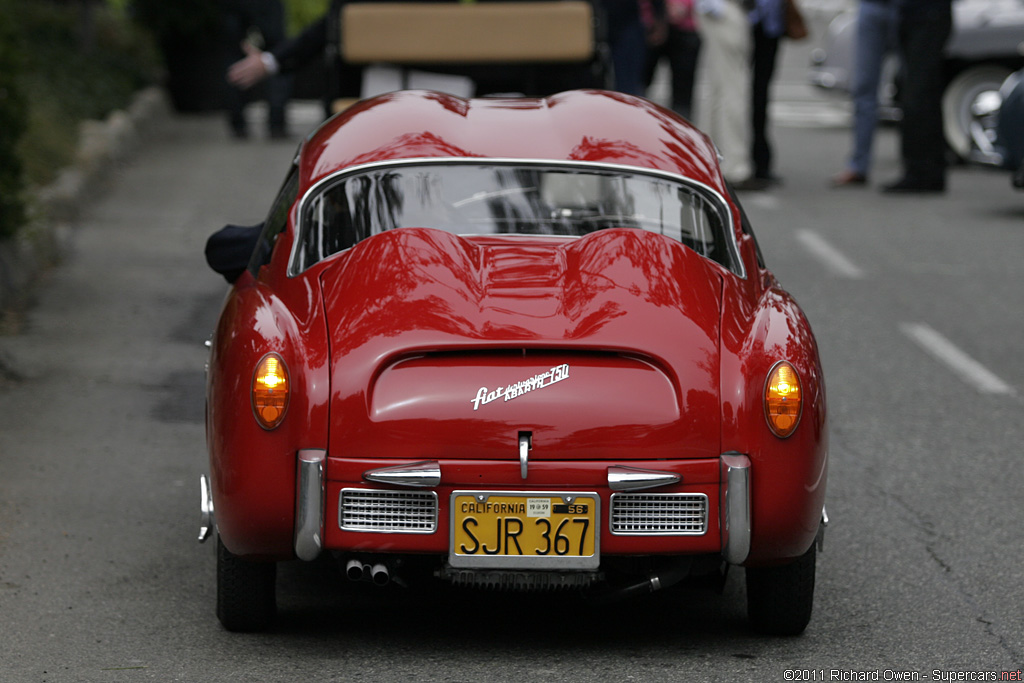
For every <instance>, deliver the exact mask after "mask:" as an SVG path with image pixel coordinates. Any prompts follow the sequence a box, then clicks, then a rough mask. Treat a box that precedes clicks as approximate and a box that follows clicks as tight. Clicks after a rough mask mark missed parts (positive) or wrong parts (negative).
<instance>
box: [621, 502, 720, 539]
mask: <svg viewBox="0 0 1024 683" xmlns="http://www.w3.org/2000/svg"><path fill="white" fill-rule="evenodd" d="M610 519H611V527H612V529H611V530H612V533H613V534H618V535H622V536H699V535H701V534H703V533H705V532H706V531H707V526H708V497H707V496H706V495H704V494H703V493H613V494H612V504H611V512H610Z"/></svg>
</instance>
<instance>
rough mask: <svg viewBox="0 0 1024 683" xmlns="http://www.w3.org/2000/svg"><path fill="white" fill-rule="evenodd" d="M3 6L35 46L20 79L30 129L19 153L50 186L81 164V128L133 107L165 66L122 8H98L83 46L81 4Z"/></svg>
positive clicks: (39, 181)
mask: <svg viewBox="0 0 1024 683" xmlns="http://www.w3.org/2000/svg"><path fill="white" fill-rule="evenodd" d="M0 2H5V3H7V4H8V5H10V6H11V7H12V8H13V9H14V10H15V11H14V12H13V13H12V14H13V16H14V17H15V22H16V29H17V31H18V33H19V35H20V36H21V40H22V44H23V45H26V46H31V49H30V50H26V52H25V60H24V70H23V75H22V78H21V79H20V84H21V91H22V94H23V96H24V97H25V99H26V101H27V102H28V107H29V122H28V129H27V131H26V133H25V135H24V137H23V139H22V144H21V145H20V147H19V151H20V153H21V157H22V162H23V164H24V169H25V174H26V177H27V179H28V181H29V184H30V185H43V184H46V183H47V182H50V181H51V180H53V178H54V177H55V175H56V172H57V171H58V170H59V169H60V168H62V167H63V166H66V165H67V164H68V163H70V162H71V160H72V159H73V155H74V152H75V147H76V145H77V141H78V124H79V122H80V121H82V120H83V119H102V118H105V117H106V116H107V114H109V113H110V112H111V111H113V110H115V109H120V108H123V107H125V106H126V105H127V104H128V103H129V102H130V100H131V97H132V95H133V94H134V93H135V92H136V91H137V90H139V89H140V88H142V87H144V86H145V85H147V84H149V83H152V82H154V81H155V79H156V75H157V65H158V63H159V60H158V57H157V55H156V51H155V49H154V47H153V46H152V44H151V41H150V40H149V38H148V37H146V36H145V35H144V34H143V33H142V32H141V31H139V30H138V29H137V28H136V27H135V26H134V25H133V24H132V23H131V22H130V21H129V20H128V18H127V17H126V16H125V15H124V12H123V11H119V10H117V9H116V8H114V7H111V6H108V5H105V4H94V5H92V6H91V8H90V11H91V13H92V14H91V21H90V22H89V23H90V35H89V36H88V40H83V34H82V21H81V18H82V16H81V11H82V7H81V6H80V5H79V4H78V3H70V4H69V3H60V2H52V1H50V0H0ZM4 15H5V16H6V15H8V13H7V12H4ZM69 65H74V67H73V68H69Z"/></svg>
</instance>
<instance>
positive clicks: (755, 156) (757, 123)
mask: <svg viewBox="0 0 1024 683" xmlns="http://www.w3.org/2000/svg"><path fill="white" fill-rule="evenodd" d="M753 36H754V50H753V55H752V57H751V61H752V62H753V64H752V67H753V78H752V79H751V85H752V92H751V99H750V116H751V125H752V127H753V135H752V138H751V149H750V156H751V161H753V163H754V177H755V178H770V177H771V176H772V146H771V142H770V141H769V140H768V99H769V97H768V91H769V88H770V86H771V82H772V78H773V77H774V76H775V57H776V56H777V55H778V53H779V38H778V37H775V38H772V37H770V36H768V35H765V32H764V30H763V28H762V26H761V24H760V23H757V24H754V27H753Z"/></svg>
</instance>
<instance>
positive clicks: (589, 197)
mask: <svg viewBox="0 0 1024 683" xmlns="http://www.w3.org/2000/svg"><path fill="white" fill-rule="evenodd" d="M231 279H233V280H234V284H233V287H232V288H231V290H230V292H229V294H228V296H227V299H226V301H225V304H224V307H223V310H222V313H221V317H220V320H219V322H218V324H217V326H216V331H215V333H214V336H213V339H212V344H211V346H212V348H211V354H210V358H209V368H208V385H207V441H208V448H209V466H210V471H209V479H207V477H205V476H203V477H202V478H201V480H202V485H203V486H202V488H203V495H202V510H203V530H202V532H201V534H200V538H201V540H202V539H205V538H206V537H208V536H211V537H215V538H216V545H217V613H218V616H219V618H220V620H221V622H222V623H223V625H224V626H225V627H226V628H227V629H229V630H238V631H246V630H255V629H261V628H264V627H266V626H267V625H268V624H270V623H271V620H272V618H273V617H274V614H275V610H276V606H275V578H274V577H275V571H276V569H275V567H276V564H277V563H280V562H286V561H291V560H295V559H298V560H302V561H312V560H314V559H317V558H330V559H332V560H334V561H336V562H337V563H338V566H339V569H340V572H339V576H340V574H341V572H343V573H344V574H345V575H347V576H348V577H349V578H350V579H356V580H369V581H372V582H374V583H378V584H384V583H387V582H388V581H389V580H393V579H395V578H397V577H398V576H399V574H400V573H401V572H403V571H406V570H407V569H408V570H414V569H416V568H423V571H424V572H425V573H426V575H427V580H428V581H443V582H448V583H450V584H454V585H455V586H457V587H464V588H465V589H466V590H473V589H474V588H484V587H485V588H490V589H494V588H502V589H508V590H522V591H527V590H550V589H556V588H557V589H565V590H573V591H580V592H583V593H584V594H595V595H602V594H604V593H605V591H621V592H622V593H623V594H630V593H636V592H647V591H650V590H655V589H658V588H664V587H667V586H669V585H671V584H673V583H676V582H679V581H681V580H683V579H686V578H687V577H695V576H701V575H718V576H720V575H721V574H722V573H723V572H724V571H725V570H726V569H727V568H728V567H730V566H741V567H745V579H746V587H747V600H748V612H749V617H750V620H751V622H752V624H753V626H754V627H755V628H756V629H758V630H759V631H763V632H767V633H774V634H797V633H800V632H802V631H803V630H804V628H805V627H806V625H807V623H808V620H809V619H810V617H811V609H812V602H813V594H814V577H815V557H816V548H817V547H818V545H819V543H820V540H821V538H822V535H823V530H824V524H825V521H826V517H825V514H824V502H825V489H826V480H827V470H828V437H827V419H826V401H825V383H824V377H823V376H822V368H821V364H820V361H819V357H818V350H817V346H816V342H815V339H814V335H813V334H812V331H811V328H810V325H809V324H808V321H807V320H806V318H805V316H804V314H803V313H802V312H801V310H800V308H799V307H798V305H797V303H796V302H795V301H794V299H793V298H792V297H791V296H790V295H789V294H788V293H786V291H784V290H783V289H782V288H781V286H780V285H779V283H778V282H777V281H776V279H775V277H774V276H773V275H772V273H771V272H770V271H769V270H768V269H767V267H766V266H765V264H764V263H763V262H762V257H761V253H760V251H759V249H758V246H757V243H756V241H755V238H754V235H753V233H752V231H751V226H750V223H749V221H748V219H747V217H746V216H745V214H744V212H743V210H742V209H741V207H740V204H739V203H738V201H737V200H736V197H735V195H734V194H733V193H732V192H731V191H730V188H729V187H728V186H727V184H726V183H725V181H724V179H723V177H722V174H721V172H720V170H719V165H718V157H717V153H716V150H715V148H714V146H713V145H712V144H711V142H710V141H709V140H708V138H707V137H705V136H704V135H703V134H702V133H700V132H699V131H697V130H696V129H695V128H693V127H692V126H691V125H690V124H689V123H687V122H686V121H685V120H683V119H682V118H680V117H678V116H676V115H675V114H673V113H672V112H670V111H668V110H666V109H663V108H660V107H658V106H657V105H654V104H652V103H650V102H648V101H646V100H643V99H640V98H634V97H630V96H626V95H621V94H618V93H611V92H605V91H598V90H590V91H571V92H565V93H560V94H557V95H554V96H551V97H548V98H544V99H522V98H486V99H468V100H467V99H461V98H458V97H454V96H451V95H445V94H441V93H438V92H429V91H402V92H395V93H391V94H386V95H382V96H379V97H376V98H372V99H369V100H365V101H363V102H360V103H358V104H356V105H354V106H353V107H351V108H349V109H347V110H346V111H345V112H344V113H342V114H339V115H338V116H335V117H334V118H332V119H330V120H328V121H327V122H326V123H324V124H323V125H322V126H321V127H320V128H319V129H318V130H317V131H315V132H314V133H313V134H312V135H310V136H309V137H308V138H307V139H306V140H305V141H304V142H303V143H302V144H301V146H300V149H299V152H298V154H297V156H296V157H295V160H294V164H293V166H292V167H291V169H290V170H289V171H288V173H287V177H286V179H285V180H284V183H283V186H282V188H281V190H280V193H279V195H278V196H277V198H276V199H275V200H274V201H273V204H272V206H271V208H270V211H269V215H268V217H267V219H266V221H265V223H264V224H263V226H262V229H261V231H260V232H259V235H258V239H257V243H256V245H255V248H254V249H253V252H252V257H251V260H250V262H249V264H248V266H247V267H245V268H243V269H241V272H239V273H234V274H232V276H231Z"/></svg>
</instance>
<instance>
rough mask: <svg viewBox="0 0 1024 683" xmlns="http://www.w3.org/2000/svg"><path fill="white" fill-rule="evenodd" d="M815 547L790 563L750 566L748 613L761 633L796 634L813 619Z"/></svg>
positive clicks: (775, 634)
mask: <svg viewBox="0 0 1024 683" xmlns="http://www.w3.org/2000/svg"><path fill="white" fill-rule="evenodd" d="M815 561H816V548H815V545H814V544H811V547H810V549H809V550H808V551H807V552H806V553H804V554H803V555H802V556H801V557H800V558H799V559H797V560H796V561H795V562H792V563H791V564H786V565H782V566H781V567H755V568H748V569H747V572H746V573H747V616H748V618H749V619H750V623H751V626H753V627H754V630H756V631H758V632H759V633H764V634H766V635H773V636H796V635H800V634H801V633H803V631H804V629H805V628H807V624H808V623H809V622H810V621H811V610H812V608H813V605H814V570H815Z"/></svg>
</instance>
